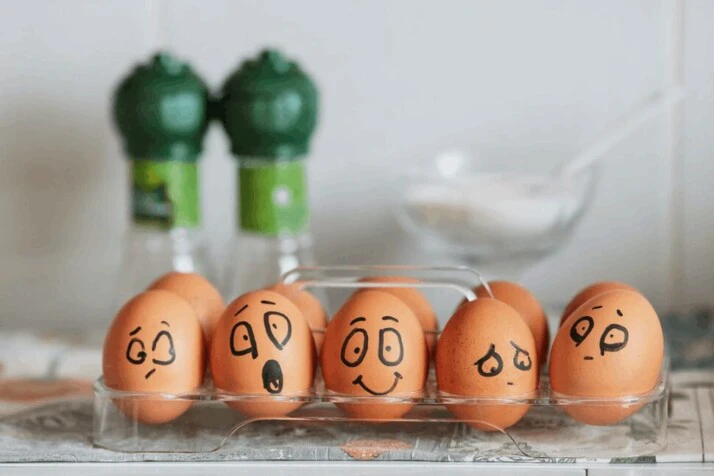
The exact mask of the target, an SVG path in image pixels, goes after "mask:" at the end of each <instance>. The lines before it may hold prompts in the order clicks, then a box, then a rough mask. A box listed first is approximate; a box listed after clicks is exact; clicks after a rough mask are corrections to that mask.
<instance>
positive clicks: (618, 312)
mask: <svg viewBox="0 0 714 476" xmlns="http://www.w3.org/2000/svg"><path fill="white" fill-rule="evenodd" d="M617 315H618V316H620V317H622V311H621V310H619V309H618V310H617Z"/></svg>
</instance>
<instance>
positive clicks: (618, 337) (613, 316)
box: [569, 303, 630, 361]
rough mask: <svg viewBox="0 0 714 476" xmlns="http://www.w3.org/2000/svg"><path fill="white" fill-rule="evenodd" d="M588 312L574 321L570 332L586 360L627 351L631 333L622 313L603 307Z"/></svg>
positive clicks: (612, 308)
mask: <svg viewBox="0 0 714 476" xmlns="http://www.w3.org/2000/svg"><path fill="white" fill-rule="evenodd" d="M608 304H609V303H608ZM614 304H616V303H614ZM585 311H586V312H588V314H586V315H583V316H581V317H578V318H576V319H574V322H573V323H572V324H571V325H570V331H569V332H570V340H571V341H572V343H573V344H574V345H575V347H576V348H578V349H579V351H580V352H579V354H582V355H579V356H582V359H583V360H588V361H592V360H596V359H600V358H607V357H608V355H609V354H611V353H615V352H620V351H622V350H623V349H625V348H626V347H627V342H628V340H629V338H630V332H629V331H628V330H627V327H626V326H625V322H626V320H625V319H623V318H624V317H625V315H624V313H623V311H622V310H621V309H619V308H617V307H615V306H613V305H606V304H601V305H597V306H592V307H591V308H590V309H586V310H585ZM596 322H597V324H596Z"/></svg>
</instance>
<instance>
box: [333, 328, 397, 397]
mask: <svg viewBox="0 0 714 476" xmlns="http://www.w3.org/2000/svg"><path fill="white" fill-rule="evenodd" d="M375 321H376V322H375V323H373V324H372V326H371V327H372V332H368V331H367V329H366V327H367V326H364V324H363V323H366V322H367V318H366V317H356V318H354V319H352V320H351V321H350V326H351V328H352V330H351V331H350V333H349V334H347V337H345V340H344V341H343V343H342V350H341V351H340V361H342V363H343V364H344V365H345V366H347V367H349V368H351V369H356V370H360V369H359V367H360V366H361V364H362V363H363V362H364V359H365V357H367V352H371V353H372V354H373V355H372V357H374V356H375V354H376V357H377V359H378V360H379V363H380V364H381V366H383V367H384V368H381V369H379V371H380V372H387V373H388V372H390V371H391V372H392V375H393V377H394V380H393V381H392V384H391V385H390V386H389V387H388V388H381V387H375V388H372V387H371V386H370V385H368V383H367V381H369V380H370V379H369V376H367V379H366V380H367V381H365V373H364V372H360V373H359V374H358V375H357V376H356V377H355V379H354V380H353V381H352V385H359V386H360V387H362V388H363V389H364V390H365V391H366V392H367V393H370V394H372V395H389V394H390V393H392V392H393V391H394V390H396V388H397V386H398V385H399V381H400V380H401V379H403V378H404V376H403V375H402V374H401V373H399V369H398V367H399V364H401V363H402V360H403V359H404V344H403V342H402V334H401V333H400V332H399V329H397V327H398V326H399V319H397V318H396V317H392V316H382V317H381V318H380V319H377V320H375ZM379 321H381V323H380V322H379ZM375 324H376V325H375ZM375 328H376V329H375ZM370 334H371V336H372V346H370ZM375 344H376V348H375Z"/></svg>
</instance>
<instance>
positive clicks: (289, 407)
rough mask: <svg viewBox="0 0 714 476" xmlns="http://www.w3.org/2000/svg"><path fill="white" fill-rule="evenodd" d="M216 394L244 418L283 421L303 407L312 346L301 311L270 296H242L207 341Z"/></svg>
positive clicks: (310, 376) (311, 365)
mask: <svg viewBox="0 0 714 476" xmlns="http://www.w3.org/2000/svg"><path fill="white" fill-rule="evenodd" d="M210 366H211V374H212V375H213V380H214V382H215V385H216V388H217V389H219V390H223V391H226V392H230V393H233V394H238V395H244V396H249V398H248V399H236V400H234V401H231V400H228V401H227V403H228V405H229V406H230V407H232V408H234V409H235V410H237V411H239V412H240V413H242V414H243V415H247V416H256V417H271V416H282V415H286V414H288V413H290V412H292V411H294V410H296V409H297V408H299V407H301V406H302V405H303V403H304V402H303V400H304V397H305V396H306V395H307V394H308V393H309V391H310V389H311V387H312V384H313V378H314V375H315V346H314V343H313V340H312V333H311V332H310V327H309V325H308V323H307V321H306V320H305V318H304V317H303V315H302V313H301V311H300V309H298V307H297V306H296V305H295V304H293V303H292V301H290V299H288V298H286V297H285V296H283V295H281V294H278V293H276V292H272V291H253V292H249V293H246V294H243V295H242V296H240V297H239V298H237V299H236V300H234V301H233V302H232V303H231V304H229V305H228V307H227V308H226V310H225V311H224V312H223V315H222V316H221V317H220V319H219V320H218V323H217V324H216V329H215V331H214V333H213V338H212V339H211V351H210Z"/></svg>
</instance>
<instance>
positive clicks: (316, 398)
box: [94, 266, 669, 461]
mask: <svg viewBox="0 0 714 476" xmlns="http://www.w3.org/2000/svg"><path fill="white" fill-rule="evenodd" d="M376 274H382V275H392V276H393V275H400V276H409V277H414V278H418V279H420V280H421V281H422V282H421V283H419V284H411V283H410V284H404V283H388V282H387V283H365V282H360V281H359V279H360V278H364V277H367V276H374V275H376ZM430 276H432V277H433V276H437V277H438V281H430V280H429V277H430ZM318 278H319V279H318ZM283 280H284V281H285V282H299V283H301V285H302V286H304V287H305V288H317V289H319V288H344V289H352V290H354V289H355V288H365V287H374V288H389V287H405V286H408V287H415V288H421V289H441V290H442V291H443V292H451V293H453V294H454V295H455V297H458V298H459V299H463V298H466V299H468V300H473V299H475V296H474V294H473V292H472V291H471V289H472V288H473V286H474V285H477V284H479V283H481V282H482V279H481V278H480V275H479V274H478V273H476V272H474V271H473V270H471V269H469V268H466V267H453V268H452V267H386V266H357V267H354V266H345V267H334V268H320V267H313V268H301V269H297V270H295V271H292V272H290V273H287V274H286V275H284V276H283ZM437 335H438V332H437ZM320 375H321V374H320V371H319V369H318V371H317V373H316V378H315V382H314V385H313V387H312V388H311V389H310V391H308V392H305V393H300V394H289V393H287V394H286V393H283V394H281V395H279V396H274V395H273V396H269V395H267V394H255V395H246V394H232V393H227V392H223V391H220V390H217V389H215V388H213V386H212V384H211V382H210V381H207V382H206V383H205V385H204V386H203V388H201V389H200V390H197V391H195V392H190V393H186V394H163V393H162V394H157V393H137V392H125V391H117V390H113V389H110V388H107V387H106V386H105V385H104V383H103V380H102V379H100V380H98V381H97V383H96V384H95V389H94V391H95V399H94V443H95V444H96V445H98V446H101V447H104V448H108V449H111V450H116V451H124V452H203V453H207V452H216V451H230V450H231V448H233V449H240V450H241V451H245V450H248V449H250V448H255V449H256V451H257V450H263V451H264V450H266V446H267V447H268V450H270V448H272V447H275V450H276V451H277V454H276V457H278V458H280V457H281V454H282V453H281V451H282V450H284V449H285V448H287V447H289V448H291V449H292V450H295V449H296V448H298V449H299V448H303V449H306V450H309V451H312V452H315V451H324V452H329V451H331V450H333V449H338V450H340V451H345V452H348V453H349V454H351V455H352V454H353V453H354V454H356V455H359V454H371V453H370V452H375V451H377V452H379V453H385V452H388V453H391V454H392V456H391V457H390V459H409V460H431V458H432V457H433V456H434V451H433V449H432V450H430V451H424V452H423V453H420V452H419V451H418V448H419V447H420V444H419V441H420V440H427V439H432V440H436V441H438V442H441V443H439V444H440V445H441V446H440V447H443V448H445V449H446V450H447V451H448V458H449V460H455V461H461V460H463V461H465V460H473V459H474V458H475V457H476V455H481V456H483V455H489V454H491V455H496V456H498V457H501V456H510V457H513V458H516V459H518V458H522V459H524V460H530V459H533V458H535V459H543V460H552V459H559V460H562V459H564V458H565V459H570V458H572V459H576V458H587V459H612V458H632V457H638V456H645V455H652V454H654V453H656V452H657V451H658V450H660V449H661V448H663V447H664V445H665V444H666V438H667V415H668V413H667V412H668V407H667V403H668V396H669V387H668V365H667V363H666V362H665V364H664V365H663V367H662V370H661V373H660V379H659V382H658V384H657V385H656V386H655V388H653V389H652V390H651V391H649V392H647V393H645V394H639V395H630V396H624V397H618V398H585V397H579V396H572V395H563V394H556V393H554V392H552V391H551V389H550V386H549V380H548V376H547V375H546V374H542V375H541V379H540V384H539V388H538V389H537V390H536V391H535V392H532V393H528V394H524V395H519V396H513V397H469V396H461V395H450V394H446V393H443V392H440V391H439V390H438V388H437V386H436V380H435V375H434V371H433V369H431V371H430V373H429V377H428V380H427V384H426V387H425V389H424V391H423V392H419V393H417V394H400V395H399V396H379V397H377V396H353V395H347V394H339V393H335V392H332V391H329V390H327V389H326V388H325V386H324V383H323V381H322V378H321V377H320ZM181 402H190V403H191V407H190V409H189V410H188V411H187V412H186V413H184V414H183V415H182V416H180V417H179V418H177V419H176V420H174V421H172V422H170V423H166V424H162V425H146V424H142V423H139V422H137V421H136V419H135V418H133V417H132V415H133V413H134V411H133V409H136V408H138V407H139V406H142V407H145V406H146V405H147V404H150V405H166V404H176V403H178V404H181ZM236 402H239V403H243V402H251V403H262V402H265V403H274V402H300V403H302V404H303V405H302V406H301V407H300V408H299V409H297V410H296V411H294V412H292V413H290V414H289V415H287V416H283V417H278V418H275V417H273V418H256V417H246V416H243V415H241V414H240V413H238V412H237V411H235V410H233V409H231V408H229V406H228V405H227V404H233V403H236ZM345 403H349V404H354V405H370V404H371V405H374V404H385V405H405V404H408V405H414V406H413V408H412V409H411V410H410V411H409V412H408V413H406V414H405V415H404V416H402V417H400V418H397V419H380V420H365V419H355V418H353V417H351V416H350V415H348V414H347V413H345V412H344V411H343V410H341V409H340V408H339V407H338V406H337V405H336V404H345ZM119 405H120V406H121V407H122V408H123V411H120V410H119V408H118V406H119ZM451 405H462V406H465V407H469V406H474V407H478V406H489V407H492V408H494V407H495V408H496V409H497V411H503V412H508V411H510V410H511V409H513V407H514V406H519V407H522V406H524V405H527V406H529V410H528V412H527V414H526V416H525V417H524V418H523V419H522V420H521V421H520V422H518V423H517V424H516V425H514V426H511V427H509V428H505V429H504V428H496V427H493V426H492V425H489V424H488V423H486V422H484V421H478V420H465V419H459V418H457V417H455V416H454V414H452V413H451V412H450V411H449V406H451ZM569 407H570V408H577V409H578V410H581V411H588V410H592V411H614V412H622V413H630V412H631V414H629V416H627V417H626V418H624V419H623V420H622V421H619V422H617V423H614V424H611V425H607V426H593V425H587V424H583V423H579V422H577V421H575V420H573V419H572V418H571V417H570V416H569V415H568V414H567V413H566V412H567V410H569ZM475 424H482V425H483V424H486V425H488V426H490V430H491V431H482V430H479V429H476V428H474V427H473V426H474V425H475ZM346 437H347V438H346ZM345 439H347V440H349V441H348V444H347V446H345V444H342V443H340V442H344V441H345ZM375 445H376V446H375ZM443 448H442V449H443ZM407 449H408V451H407ZM504 451H505V452H506V453H508V454H507V455H504ZM298 453H299V452H298ZM283 457H284V456H283Z"/></svg>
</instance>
